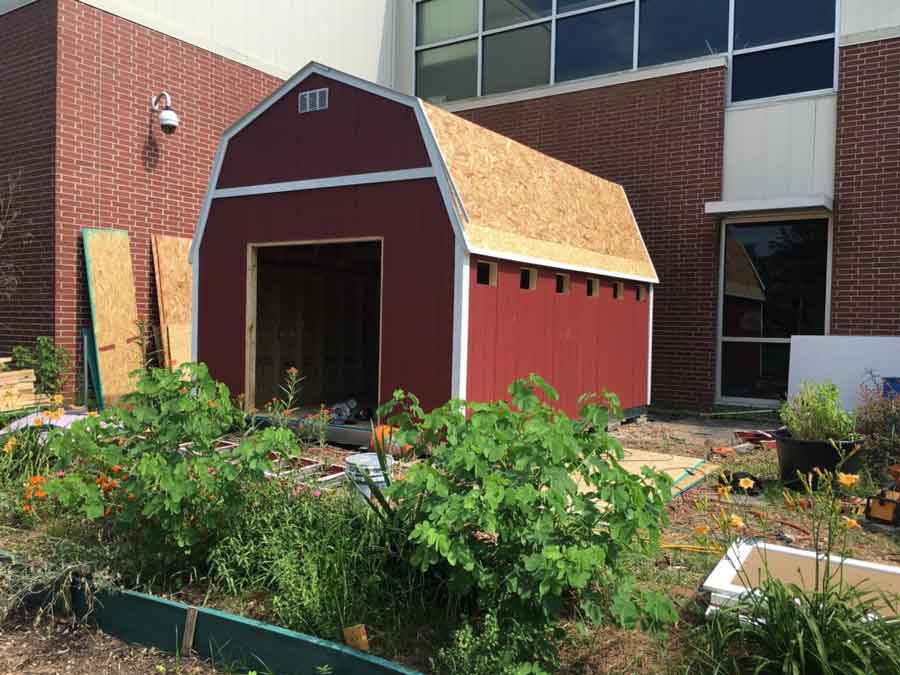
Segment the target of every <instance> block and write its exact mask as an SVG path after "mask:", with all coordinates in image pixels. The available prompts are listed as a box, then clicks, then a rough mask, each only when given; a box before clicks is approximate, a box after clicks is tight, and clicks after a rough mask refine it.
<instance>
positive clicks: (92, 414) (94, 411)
mask: <svg viewBox="0 0 900 675" xmlns="http://www.w3.org/2000/svg"><path fill="white" fill-rule="evenodd" d="M96 416H97V411H96V410H91V411H90V412H89V413H88V417H96Z"/></svg>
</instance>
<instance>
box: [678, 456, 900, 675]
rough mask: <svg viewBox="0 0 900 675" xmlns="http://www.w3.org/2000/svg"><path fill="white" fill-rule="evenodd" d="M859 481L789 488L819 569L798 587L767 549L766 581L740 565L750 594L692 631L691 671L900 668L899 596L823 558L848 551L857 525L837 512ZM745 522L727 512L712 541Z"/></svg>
mask: <svg viewBox="0 0 900 675" xmlns="http://www.w3.org/2000/svg"><path fill="white" fill-rule="evenodd" d="M858 481H859V477H858V476H856V475H853V474H844V473H837V474H836V475H835V474H831V473H830V472H821V471H820V472H818V475H817V480H816V481H815V487H814V486H813V485H814V481H813V480H812V477H804V478H803V491H804V493H805V496H801V497H799V498H798V497H794V496H793V495H792V494H791V493H788V492H786V493H785V502H786V504H787V506H788V507H789V508H792V509H795V510H798V512H800V513H804V514H806V516H807V520H808V522H809V531H810V538H811V541H812V543H813V548H814V550H815V553H816V558H815V561H816V562H815V569H814V572H813V573H812V574H811V575H809V578H806V579H804V584H803V586H802V587H801V586H800V585H797V584H793V583H786V582H784V581H781V580H780V579H778V578H777V577H775V576H774V575H772V574H770V573H769V565H768V560H767V558H766V557H765V555H764V554H763V568H764V570H765V571H764V573H763V575H762V579H761V580H759V579H757V578H750V574H749V573H748V572H747V571H746V570H745V569H744V568H743V567H741V568H739V569H738V570H737V574H738V576H739V578H740V583H741V584H742V585H743V586H744V587H746V588H749V589H753V592H748V593H745V594H744V596H743V597H742V598H740V599H739V601H738V602H736V603H735V604H732V605H727V606H725V607H723V608H720V609H719V610H718V611H717V612H716V613H715V614H714V615H713V616H712V617H711V619H710V620H709V621H708V622H707V623H706V624H705V625H703V626H701V627H700V628H698V629H697V630H696V631H695V632H694V635H693V639H692V640H691V641H690V643H691V645H692V649H691V654H690V659H689V662H688V663H687V666H686V670H687V671H688V672H702V673H716V674H723V675H725V674H729V675H730V674H734V675H738V674H741V673H798V674H799V673H817V674H818V673H821V674H823V675H824V674H828V675H839V674H840V675H842V674H843V673H858V674H859V675H863V674H868V673H887V672H891V673H894V672H900V621H898V619H896V618H894V617H895V616H896V613H897V610H898V609H900V606H898V604H897V599H896V598H894V597H892V596H889V595H887V594H884V593H880V592H877V591H874V590H872V589H871V588H868V587H865V586H863V585H858V586H854V585H852V584H851V583H849V582H848V581H847V580H846V579H845V577H844V567H843V565H842V564H833V565H828V564H827V563H826V561H828V560H834V559H835V558H836V557H839V556H844V555H846V551H847V548H848V547H847V542H848V531H849V530H851V529H857V528H858V527H859V524H858V522H857V521H856V520H855V519H854V518H851V517H848V516H844V515H842V514H841V509H840V504H841V499H842V497H843V496H844V495H845V494H846V493H847V491H848V490H850V489H852V488H853V487H854V486H855V485H856V484H857V483H858ZM725 496H726V501H731V498H730V497H729V496H728V495H727V494H726V495H725ZM740 502H741V500H740V499H737V500H736V501H735V502H732V503H733V504H734V507H733V508H734V509H736V510H738V511H739V510H740V508H741V507H740ZM747 520H748V521H749V519H747ZM745 527H746V524H745V517H744V516H741V515H738V513H733V514H732V515H731V516H730V517H729V516H727V515H726V514H725V513H724V512H723V513H722V516H721V519H720V529H719V534H718V536H716V535H715V534H713V538H714V539H715V538H717V539H718V540H719V542H720V543H721V544H723V545H730V543H731V541H732V540H733V538H734V537H735V536H736V535H737V536H740V535H741V534H743V530H744V529H745ZM706 536H708V535H706V534H704V537H706ZM832 556H835V558H833V557H832Z"/></svg>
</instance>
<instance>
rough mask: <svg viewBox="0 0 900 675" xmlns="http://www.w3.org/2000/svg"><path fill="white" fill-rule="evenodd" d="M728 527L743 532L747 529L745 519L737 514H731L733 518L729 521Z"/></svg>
mask: <svg viewBox="0 0 900 675" xmlns="http://www.w3.org/2000/svg"><path fill="white" fill-rule="evenodd" d="M728 525H729V526H730V527H733V528H734V529H735V530H743V529H744V528H745V527H746V525H744V519H743V518H741V517H740V516H739V515H737V514H736V513H732V514H731V518H729V519H728Z"/></svg>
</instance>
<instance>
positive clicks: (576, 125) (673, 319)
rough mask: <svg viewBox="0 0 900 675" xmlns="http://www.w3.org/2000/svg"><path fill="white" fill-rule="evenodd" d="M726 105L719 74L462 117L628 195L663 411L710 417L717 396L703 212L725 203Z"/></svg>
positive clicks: (656, 396)
mask: <svg viewBox="0 0 900 675" xmlns="http://www.w3.org/2000/svg"><path fill="white" fill-rule="evenodd" d="M724 102H725V70H724V68H715V69H709V70H703V71H697V72H692V73H685V74H680V75H674V76H670V77H666V78H658V79H651V80H643V81H640V82H634V83H628V84H622V85H617V86H613V87H604V88H598V89H591V90H587V91H581V92H576V93H571V94H563V95H558V96H551V97H547V98H542V99H537V100H530V101H523V102H518V103H510V104H505V105H498V106H493V107H488V108H480V109H475V110H471V111H467V112H464V113H462V114H463V116H464V117H466V118H468V119H471V120H473V121H475V122H477V123H479V124H482V125H484V126H486V127H488V128H491V129H493V130H495V131H498V132H499V133H502V134H506V135H508V136H511V137H512V138H514V139H516V140H518V141H521V142H523V143H526V144H528V145H530V146H532V147H534V148H536V149H538V150H540V151H542V152H546V153H547V154H549V155H552V156H554V157H557V158H559V159H561V160H563V161H566V162H569V163H571V164H574V165H575V166H578V167H581V168H582V169H585V170H587V171H591V172H592V173H595V174H597V175H600V176H603V177H604V178H608V179H610V180H614V181H617V182H619V183H622V184H623V185H624V186H625V189H626V190H627V192H628V196H629V199H630V201H631V204H632V208H633V209H634V212H635V216H636V217H637V221H638V224H639V225H640V228H641V232H642V234H643V236H644V240H645V241H646V243H647V247H648V248H649V250H650V254H651V256H652V257H653V262H654V264H655V265H656V269H657V272H658V274H659V277H660V280H661V284H660V286H659V287H658V289H657V292H656V295H655V305H654V330H653V392H652V400H653V402H654V403H655V404H662V405H675V406H687V407H706V406H709V405H710V404H711V403H712V401H713V397H714V393H715V381H714V379H715V376H714V373H715V353H716V352H715V347H716V343H715V333H716V298H717V292H716V289H717V284H718V262H717V260H718V243H717V242H718V232H717V221H716V219H714V218H709V217H707V216H705V215H704V213H703V209H704V203H705V202H707V201H715V200H718V199H720V198H721V197H720V195H721V189H722V153H723V143H724V115H725V113H724ZM560 198H561V199H563V200H564V199H565V195H560Z"/></svg>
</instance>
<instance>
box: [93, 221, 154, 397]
mask: <svg viewBox="0 0 900 675" xmlns="http://www.w3.org/2000/svg"><path fill="white" fill-rule="evenodd" d="M82 240H83V241H84V257H85V264H86V266H87V280H88V294H89V297H90V301H91V318H92V322H93V327H94V344H95V345H96V354H97V364H98V369H99V373H100V378H99V379H100V391H99V392H98V397H99V399H100V400H101V401H102V402H103V404H104V405H114V404H115V403H116V402H117V401H118V400H119V399H120V398H121V397H122V396H124V395H125V394H127V393H129V392H130V391H132V390H133V381H132V379H131V373H132V372H134V371H135V370H138V369H139V368H141V367H142V365H143V355H142V354H141V346H140V336H139V334H138V332H139V331H138V315H137V300H136V297H135V289H134V272H133V271H132V266H131V250H130V243H129V238H128V232H125V231H124V230H107V229H91V228H85V229H83V230H82Z"/></svg>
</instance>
